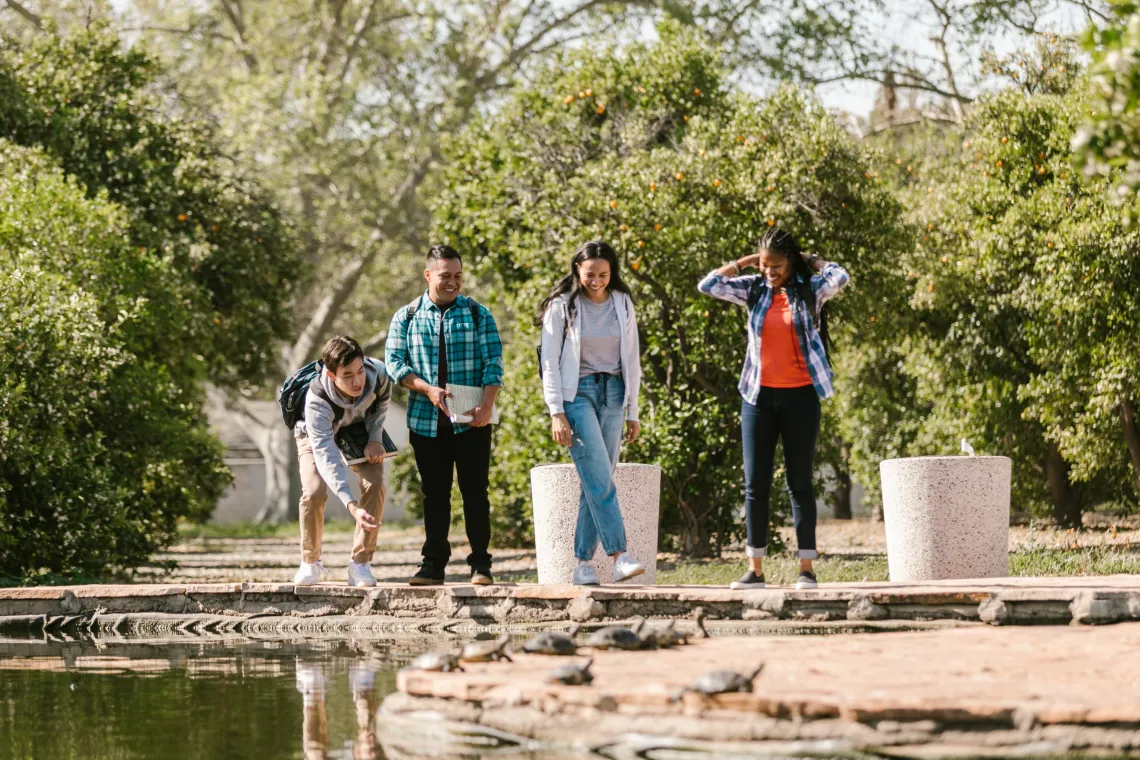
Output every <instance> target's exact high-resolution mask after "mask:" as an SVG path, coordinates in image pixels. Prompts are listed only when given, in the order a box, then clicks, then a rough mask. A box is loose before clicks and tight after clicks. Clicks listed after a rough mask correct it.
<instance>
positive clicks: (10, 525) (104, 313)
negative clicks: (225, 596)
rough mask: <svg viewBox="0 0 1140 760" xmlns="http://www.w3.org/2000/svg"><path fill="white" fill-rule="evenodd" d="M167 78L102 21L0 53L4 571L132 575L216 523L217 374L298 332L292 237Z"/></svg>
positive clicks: (230, 379)
mask: <svg viewBox="0 0 1140 760" xmlns="http://www.w3.org/2000/svg"><path fill="white" fill-rule="evenodd" d="M156 75H157V68H156V64H155V61H154V60H153V59H151V58H149V57H147V56H146V54H145V53H144V52H141V51H139V50H127V49H125V48H123V47H122V46H121V45H120V43H119V42H118V40H117V39H116V38H115V37H113V36H108V35H107V34H106V33H105V32H104V31H103V30H101V29H99V28H98V27H93V28H91V29H86V30H83V31H81V32H79V33H77V34H75V35H73V36H70V37H59V36H56V35H52V34H42V35H38V36H36V37H35V39H33V40H31V41H30V42H27V43H20V44H12V43H11V42H9V43H8V44H7V45H6V46H5V47H4V48H3V49H2V50H0V140H3V141H4V142H3V146H4V150H3V155H2V156H0V159H3V160H2V161H0V186H2V187H3V189H2V191H0V198H3V201H2V203H3V206H4V207H3V213H0V257H2V260H0V273H2V274H3V277H4V280H5V284H7V282H8V281H11V282H12V283H14V284H15V285H16V286H18V287H15V286H14V287H13V289H12V292H11V294H10V299H9V300H6V301H5V302H4V304H3V306H4V310H5V311H4V314H5V321H6V328H7V329H8V332H7V333H6V334H5V336H4V337H5V340H4V343H3V345H0V362H3V363H4V365H5V366H6V367H7V369H6V370H5V377H6V378H7V380H6V385H5V393H4V397H3V400H2V404H3V406H4V409H3V414H0V418H2V419H4V420H6V421H7V423H8V427H7V428H6V431H5V433H6V440H5V441H4V443H3V446H2V447H0V467H2V468H3V472H2V473H0V489H2V492H3V497H2V498H3V507H2V509H0V513H2V517H0V520H2V521H3V526H4V532H5V536H6V539H8V542H7V543H6V544H5V545H4V546H3V548H2V549H0V573H5V574H15V575H30V574H31V575H34V574H36V573H39V572H41V571H49V572H52V573H56V574H73V573H84V574H97V573H101V572H105V571H108V570H113V569H116V568H124V567H130V566H132V565H134V564H138V563H140V562H142V561H144V560H145V559H146V557H147V556H148V555H149V554H150V553H151V552H153V551H154V550H155V549H157V548H158V547H160V546H162V545H163V544H164V543H166V542H168V541H169V540H171V539H172V538H173V536H174V530H175V526H176V522H177V520H178V519H180V518H194V519H205V518H206V517H208V516H209V514H210V511H211V510H212V508H213V505H214V503H215V502H216V500H217V498H218V497H219V496H220V494H221V493H222V491H223V489H224V487H225V486H226V484H227V483H228V482H229V474H228V472H227V471H226V469H225V467H224V466H223V464H222V461H221V451H220V446H219V444H218V442H217V440H216V438H215V437H214V436H213V435H212V433H211V432H210V430H209V427H208V425H207V421H206V419H205V416H204V414H203V412H202V406H203V402H204V381H205V380H207V379H209V380H212V381H213V382H215V383H218V384H220V385H224V386H229V387H236V386H240V385H242V384H245V383H248V382H256V381H259V380H260V379H261V378H263V377H264V376H265V374H266V365H267V364H268V363H269V361H270V360H271V359H272V358H274V354H275V350H276V342H277V340H278V339H279V338H280V336H281V335H283V334H286V333H287V332H288V330H289V328H290V324H289V323H290V320H289V312H288V309H287V306H288V304H289V302H290V300H291V297H292V289H293V286H292V283H293V280H294V279H295V277H296V275H297V269H298V262H297V259H296V257H295V255H294V253H293V248H292V241H291V238H290V236H289V234H288V230H287V228H286V227H285V225H284V224H283V222H282V221H281V219H280V217H279V215H278V214H277V212H276V210H275V209H274V208H273V206H272V205H271V204H270V203H269V202H268V201H267V199H266V198H265V196H264V195H263V193H262V192H261V191H260V189H259V188H258V187H257V186H256V184H255V183H253V182H251V181H250V180H249V178H248V175H246V174H244V173H243V172H242V171H241V170H240V168H238V167H236V166H235V165H234V164H233V163H232V162H230V161H229V159H227V158H226V157H225V156H224V155H223V154H222V153H221V151H220V150H219V149H218V147H217V145H216V143H215V142H214V141H213V138H212V136H211V134H210V133H209V131H208V130H206V129H204V128H203V127H202V125H201V124H199V123H196V122H193V121H191V120H187V119H185V118H183V116H184V115H183V114H179V113H167V112H165V110H164V108H163V107H162V106H163V100H162V99H160V97H159V96H158V94H157V93H156V92H155V91H154V89H153V82H154V79H155V77H156ZM39 286H42V289H41V290H37V287H39ZM57 302H58V305H57V306H55V307H52V308H47V306H46V304H56V303H57ZM65 304H68V305H70V306H69V308H70V309H71V310H72V311H71V312H68V311H66V310H65V309H64V308H63V307H64V305H65ZM37 310H41V311H42V312H43V314H42V315H35V316H34V317H33V313H34V312H36V311H37ZM72 312H73V313H74V314H73V315H74V316H75V317H76V319H77V320H78V321H77V323H76V324H75V325H73V326H70V325H67V324H60V325H57V326H55V327H52V326H51V325H50V324H49V322H50V320H51V319H66V318H67V317H68V315H69V314H72ZM95 334H98V335H101V336H102V337H101V338H100V339H92V338H91V337H90V336H91V335H95ZM83 340H89V341H90V343H91V345H90V346H89V347H88V348H86V349H84V350H76V352H75V354H76V357H77V359H76V364H75V366H70V364H68V359H67V356H68V351H70V350H72V347H74V346H75V345H77V344H78V343H79V342H81V341H83ZM100 364H103V365H105V366H100ZM64 365H66V366H64ZM91 469H94V470H97V471H98V472H97V474H90V473H86V474H80V472H79V471H83V470H91ZM61 529H62V532H60V531H61ZM56 532H59V535H58V536H56Z"/></svg>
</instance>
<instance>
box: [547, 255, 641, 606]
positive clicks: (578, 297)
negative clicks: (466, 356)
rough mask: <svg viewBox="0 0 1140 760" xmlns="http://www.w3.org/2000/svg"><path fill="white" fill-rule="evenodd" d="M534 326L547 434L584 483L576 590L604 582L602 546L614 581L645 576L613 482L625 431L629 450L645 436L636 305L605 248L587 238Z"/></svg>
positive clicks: (614, 259)
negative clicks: (566, 452) (598, 564)
mask: <svg viewBox="0 0 1140 760" xmlns="http://www.w3.org/2000/svg"><path fill="white" fill-rule="evenodd" d="M535 323H536V324H537V325H541V327H542V347H541V361H542V393H543V397H544V399H545V401H546V406H547V409H548V410H549V412H550V416H551V435H552V437H553V438H554V440H555V441H556V442H558V443H560V444H562V445H563V446H568V447H569V448H570V457H571V458H572V459H573V460H574V466H575V467H576V468H577V470H578V479H579V480H580V481H581V483H582V494H581V497H580V499H579V502H578V524H577V527H576V529H575V531H574V556H576V557H577V558H578V566H577V567H576V568H575V569H574V583H575V584H577V585H580V586H592V585H597V584H598V576H597V573H595V572H594V569H593V568H592V567H590V564H589V562H590V560H591V559H592V558H593V556H594V551H595V550H596V548H597V545H598V541H599V540H600V541H601V544H602V549H603V550H604V551H605V553H606V554H608V555H609V556H610V557H612V558H613V560H614V580H615V581H623V580H626V579H627V578H633V577H635V576H638V575H641V574H642V573H644V572H645V568H644V567H643V566H642V565H641V563H640V562H638V561H637V559H635V558H634V557H633V555H631V554H630V553H629V552H627V551H626V536H625V523H624V522H623V520H622V516H621V509H620V507H619V506H618V500H617V487H616V486H615V485H614V469H615V468H616V467H617V462H618V455H619V454H620V451H621V442H622V430H623V427H624V430H625V436H624V438H625V442H626V443H633V442H634V441H635V440H637V437H638V436H639V435H640V434H641V425H640V423H639V422H638V421H637V395H638V391H639V390H640V388H641V359H640V353H641V352H640V347H639V344H638V338H637V317H636V315H635V314H634V310H633V299H632V298H631V297H630V293H629V288H628V287H627V286H626V284H625V283H624V282H622V279H621V274H620V272H619V271H618V261H617V255H616V254H615V253H614V249H613V248H612V247H611V246H610V245H609V244H608V243H603V242H600V241H591V242H589V243H586V244H585V245H584V246H582V247H581V248H579V249H578V251H577V252H576V253H575V254H574V258H573V260H572V261H571V262H570V272H569V274H567V275H566V276H565V277H563V278H562V279H560V280H559V281H558V283H557V284H556V285H555V286H554V289H553V290H552V291H551V292H550V295H549V296H547V297H546V300H544V301H543V302H542V307H541V308H540V309H539V312H538V315H537V317H536V318H535Z"/></svg>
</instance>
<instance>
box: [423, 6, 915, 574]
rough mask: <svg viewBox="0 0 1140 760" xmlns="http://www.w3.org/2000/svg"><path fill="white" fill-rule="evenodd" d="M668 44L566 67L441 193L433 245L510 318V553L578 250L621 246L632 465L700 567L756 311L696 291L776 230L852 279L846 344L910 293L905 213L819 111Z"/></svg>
mask: <svg viewBox="0 0 1140 760" xmlns="http://www.w3.org/2000/svg"><path fill="white" fill-rule="evenodd" d="M659 31H660V34H661V41H660V42H659V43H657V44H655V45H652V46H634V47H631V48H630V49H629V50H628V51H626V52H623V53H619V52H615V51H604V50H597V49H592V50H590V51H588V52H582V53H576V54H572V55H566V56H562V57H561V58H560V59H559V60H558V61H557V62H556V63H554V64H553V65H552V66H551V67H550V68H549V69H547V70H545V71H543V72H541V73H540V74H538V76H537V81H536V85H535V86H534V87H530V88H527V89H526V90H525V91H518V92H516V93H515V94H514V96H513V97H512V98H511V99H510V100H508V101H507V102H506V103H505V104H503V106H502V108H501V110H500V111H499V112H497V113H496V114H495V115H494V116H492V117H490V118H488V119H485V120H482V121H480V122H478V123H476V124H473V125H472V126H471V127H470V128H469V129H468V130H466V131H465V132H464V133H463V135H462V136H461V137H459V138H458V139H456V140H455V141H454V142H453V143H451V144H450V145H449V147H448V150H447V152H446V158H447V162H448V166H449V167H451V168H450V169H449V170H448V171H447V172H446V173H445V175H444V176H443V177H442V179H441V181H440V183H439V186H438V187H434V188H433V190H434V192H433V195H434V197H435V198H436V199H437V203H436V205H435V208H434V211H435V214H436V217H437V219H438V223H439V230H440V234H441V235H444V236H446V237H448V238H449V239H450V240H451V241H452V242H453V243H455V244H457V245H459V246H460V247H461V249H462V250H470V251H475V252H477V255H478V258H479V261H478V271H479V273H480V274H481V275H482V276H485V277H493V278H494V280H495V282H496V284H497V285H498V286H499V287H498V289H497V291H496V292H498V293H500V294H501V296H500V301H499V304H500V307H501V309H502V311H504V312H505V313H512V314H514V316H515V325H514V326H515V330H514V333H513V335H512V339H511V341H510V345H509V347H508V350H507V358H506V362H507V380H506V388H505V391H504V394H503V407H504V424H503V425H502V426H501V428H500V430H499V432H498V438H497V440H496V464H495V467H494V470H493V473H492V482H493V487H492V494H493V500H494V501H493V508H494V514H495V522H496V529H497V536H496V539H497V540H499V541H506V540H510V541H517V542H524V541H526V540H528V539H529V535H530V530H531V526H530V512H529V510H530V506H529V470H530V468H531V467H532V466H534V465H535V464H538V463H541V462H543V461H552V460H556V459H558V458H560V457H561V456H562V453H561V452H558V451H557V447H556V446H555V445H554V444H553V443H552V442H551V441H550V432H549V427H550V423H549V417H548V415H547V414H546V413H545V411H544V407H543V405H542V402H541V394H540V392H539V390H538V388H539V386H538V381H537V377H536V366H535V363H536V362H535V358H534V350H533V345H534V342H535V336H536V329H535V328H533V327H532V326H530V324H529V320H530V316H531V315H532V314H533V313H534V311H535V309H536V308H537V306H538V304H539V302H540V301H541V299H542V297H543V295H544V294H545V292H546V291H547V290H548V289H549V288H550V287H551V285H552V283H553V281H554V280H555V278H557V277H558V276H560V275H562V274H564V273H565V271H566V267H567V266H568V262H569V259H570V256H571V254H572V253H573V251H574V249H576V248H577V247H578V245H580V244H581V243H582V242H583V241H586V240H590V239H596V238H601V239H606V240H609V241H612V242H613V244H614V245H615V247H616V248H617V249H618V251H619V255H620V256H621V257H622V259H623V266H624V267H625V275H626V276H627V278H628V279H629V280H630V281H631V283H632V287H633V288H634V295H635V298H636V300H637V303H638V314H639V322H640V330H641V335H642V353H643V367H644V375H645V382H644V387H643V395H644V398H645V399H646V401H647V403H646V404H645V405H644V406H643V412H642V420H643V424H644V426H645V434H644V438H643V440H642V442H641V443H640V444H638V446H637V448H636V449H635V451H634V452H633V453H632V456H634V457H636V458H638V459H641V460H643V461H649V462H654V463H657V464H659V465H661V467H662V470H663V478H664V481H663V484H662V517H663V520H662V529H663V535H664V537H665V538H666V540H667V541H668V542H670V543H674V544H675V545H676V546H677V548H679V549H682V550H684V551H687V552H692V553H696V554H708V553H712V552H715V551H717V550H718V549H719V547H721V546H723V545H725V544H727V543H729V542H731V541H733V540H734V539H735V538H736V537H737V536H738V535H739V532H740V521H739V519H738V515H737V512H738V510H739V506H738V505H739V504H740V502H741V498H740V496H741V493H740V491H741V483H742V476H741V472H740V460H741V453H740V443H739V439H740V434H739V409H740V398H739V394H738V393H737V392H736V383H737V377H738V373H739V369H740V366H741V363H742V361H743V351H744V344H745V338H744V336H745V330H744V326H745V325H744V317H743V315H742V314H741V313H739V311H738V310H735V309H734V307H730V306H728V305H726V304H723V303H721V302H717V301H713V300H712V299H708V298H706V297H704V296H702V295H700V294H699V293H697V291H696V283H697V282H698V280H700V278H701V277H702V276H703V275H705V274H706V273H707V272H708V271H709V270H710V269H712V268H713V267H714V266H715V265H717V264H719V263H721V262H723V261H724V260H725V259H727V258H729V257H730V256H738V255H741V254H743V253H745V252H746V251H748V250H749V246H750V241H751V240H754V239H755V238H757V237H759V235H760V234H761V232H762V231H763V230H765V229H767V228H768V227H769V226H770V225H775V224H779V225H780V226H782V227H785V228H787V229H789V230H791V231H793V232H794V233H795V234H796V235H797V236H798V237H799V238H800V239H801V240H802V241H803V243H804V244H805V246H806V247H808V248H810V249H811V250H815V251H817V252H819V253H820V254H821V255H823V256H824V257H825V258H828V259H834V260H837V261H841V262H843V263H844V265H845V266H848V267H849V268H850V271H851V272H852V274H853V277H854V284H853V285H852V286H851V288H850V292H849V293H847V294H846V295H845V297H844V298H842V299H840V300H839V301H837V302H836V304H835V306H836V309H837V314H836V317H837V328H836V332H837V336H836V337H837V342H839V344H840V345H843V342H844V340H845V339H846V336H847V334H848V333H847V330H848V326H850V325H851V324H852V320H853V319H855V318H856V315H859V314H863V313H867V312H870V313H876V312H877V311H879V310H881V308H882V307H883V306H884V305H885V304H884V302H883V295H884V293H885V292H886V291H885V290H883V289H881V288H880V287H878V284H879V283H881V282H888V281H891V280H892V279H897V267H896V266H895V265H894V262H893V258H894V257H896V256H897V253H895V250H896V246H898V245H899V243H900V241H902V242H905V237H900V235H899V234H898V231H899V230H898V228H899V219H900V215H901V209H900V207H899V205H898V204H897V203H896V202H895V201H894V199H893V198H892V197H891V195H890V194H889V193H888V192H887V191H886V190H885V189H884V188H883V187H882V186H881V184H880V182H879V181H878V180H877V178H876V177H875V176H874V175H873V174H872V173H871V171H870V170H869V168H868V157H867V156H865V155H864V154H863V152H862V151H861V150H860V148H859V146H858V144H857V143H856V142H855V141H854V140H853V139H852V138H851V137H850V136H849V135H848V134H846V133H845V132H844V131H843V130H842V129H841V128H840V127H839V126H838V125H837V124H836V123H835V122H834V121H833V120H832V119H831V118H830V117H829V116H828V115H827V114H826V113H825V112H824V111H823V109H822V108H821V107H820V106H819V105H818V104H817V103H816V102H815V101H814V100H813V99H811V98H810V97H809V96H807V95H805V94H803V93H801V92H798V91H796V90H794V89H782V90H781V91H780V92H779V93H777V94H776V95H774V96H772V97H771V98H769V99H765V100H758V99H755V98H752V97H749V96H745V95H741V94H739V93H734V92H732V91H731V90H730V89H729V88H728V87H727V86H726V84H725V80H724V73H723V70H722V68H721V63H720V58H719V55H718V52H717V51H716V50H714V49H711V48H710V47H708V46H707V45H706V44H704V43H703V42H702V39H701V37H700V35H698V34H696V33H694V32H691V31H682V30H680V29H679V28H678V27H677V26H675V25H671V24H667V25H665V26H663V27H661V28H660V29H659ZM776 512H777V513H779V512H780V510H776ZM782 518H783V516H782V515H779V514H777V516H776V517H775V518H774V519H775V520H777V521H779V520H781V519H782Z"/></svg>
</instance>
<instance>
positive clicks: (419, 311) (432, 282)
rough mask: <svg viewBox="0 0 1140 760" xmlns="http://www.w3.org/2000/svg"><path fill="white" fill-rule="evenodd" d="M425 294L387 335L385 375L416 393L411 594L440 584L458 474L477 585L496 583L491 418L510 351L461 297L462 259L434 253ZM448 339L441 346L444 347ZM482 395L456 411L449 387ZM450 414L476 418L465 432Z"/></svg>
mask: <svg viewBox="0 0 1140 760" xmlns="http://www.w3.org/2000/svg"><path fill="white" fill-rule="evenodd" d="M424 278H425V279H426V280H427V285H428V287H427V292H426V293H424V294H423V295H422V296H420V297H419V298H417V299H416V300H415V301H412V302H411V303H410V304H408V305H407V306H405V307H403V308H402V309H400V310H399V311H397V312H396V314H395V316H393V317H392V325H391V327H390V328H389V330H388V343H387V346H386V348H385V356H384V359H385V364H386V365H387V370H388V375H389V376H390V377H391V378H392V379H393V380H394V381H395V382H397V383H400V384H401V385H403V386H404V387H405V388H407V389H409V390H410V391H411V393H410V394H409V397H408V429H409V435H408V437H409V439H410V441H411V444H412V450H413V451H414V452H415V455H416V468H417V469H418V470H419V473H420V484H421V487H422V489H423V493H424V532H425V533H426V534H427V538H426V540H425V541H424V545H423V549H422V554H423V564H422V565H421V566H420V569H419V572H417V573H416V574H415V576H414V577H412V579H411V584H412V585H413V586H431V585H438V584H441V583H443V579H444V571H445V569H446V567H447V561H448V559H450V557H451V544H450V543H449V542H448V540H447V532H448V528H450V527H451V482H452V475H453V472H454V473H455V474H457V475H458V476H459V492H460V493H461V494H462V495H463V518H464V521H465V522H466V525H467V539H468V541H470V542H471V554H470V555H468V557H467V564H468V565H469V566H470V570H471V582H472V583H475V584H477V585H481V586H489V585H491V584H492V583H494V581H493V579H492V577H491V555H490V553H489V552H488V551H487V547H488V544H490V541H491V504H490V501H489V500H488V498H487V481H488V476H489V473H490V469H491V412H492V407H493V406H494V404H495V397H496V396H497V395H498V393H499V387H500V386H501V385H502V384H503V343H502V341H501V340H500V339H499V331H498V328H497V327H496V326H495V318H494V317H493V316H491V312H490V311H488V310H487V309H486V308H485V307H484V306H482V305H481V304H478V303H476V302H475V301H474V300H473V299H470V298H468V297H467V296H464V295H460V293H459V291H460V288H461V287H462V280H463V260H462V259H461V258H460V256H459V253H458V252H457V251H456V250H455V249H454V248H450V247H448V246H446V245H436V246H432V248H431V250H430V251H428V256H427V269H426V270H424ZM441 336H442V337H443V339H442V340H441V339H440V338H441ZM449 383H450V384H451V385H453V386H454V385H467V386H476V387H481V388H482V389H483V398H482V403H480V404H479V405H478V406H476V407H475V408H474V409H450V408H449V405H448V399H449V398H451V394H450V393H449V392H448V391H447V386H448V384H449ZM452 414H464V415H469V416H470V417H471V418H472V419H471V421H470V422H469V423H467V424H462V423H453V422H452V419H451V416H452Z"/></svg>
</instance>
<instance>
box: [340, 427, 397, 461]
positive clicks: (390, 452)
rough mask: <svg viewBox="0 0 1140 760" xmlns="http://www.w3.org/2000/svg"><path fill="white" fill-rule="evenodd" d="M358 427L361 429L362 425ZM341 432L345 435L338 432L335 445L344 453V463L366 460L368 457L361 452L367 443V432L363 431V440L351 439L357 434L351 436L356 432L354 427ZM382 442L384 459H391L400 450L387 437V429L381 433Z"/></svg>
mask: <svg viewBox="0 0 1140 760" xmlns="http://www.w3.org/2000/svg"><path fill="white" fill-rule="evenodd" d="M349 427H353V426H352V425H349ZM360 429H361V430H363V425H362V426H360ZM343 432H345V433H346V435H340V434H338V436H337V445H338V446H340V450H341V452H342V453H343V454H344V455H345V459H344V461H345V463H346V464H348V465H349V466H350V467H352V466H354V465H358V464H364V463H365V462H367V461H368V457H366V456H362V454H363V453H364V446H365V445H367V443H368V432H367V431H364V440H363V441H361V440H352V439H353V438H356V437H358V436H353V433H356V432H357V431H356V430H355V429H354V430H351V431H349V430H345V431H343ZM382 443H383V444H384V458H385V459H391V458H392V457H394V456H396V455H397V454H399V453H400V450H399V449H398V448H397V447H396V444H395V442H394V441H393V440H392V439H391V438H389V437H388V431H387V430H385V431H384V433H383V440H382ZM352 455H355V456H352Z"/></svg>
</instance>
